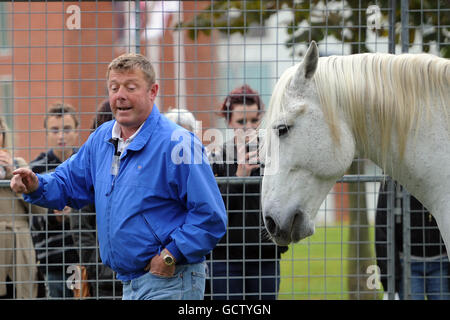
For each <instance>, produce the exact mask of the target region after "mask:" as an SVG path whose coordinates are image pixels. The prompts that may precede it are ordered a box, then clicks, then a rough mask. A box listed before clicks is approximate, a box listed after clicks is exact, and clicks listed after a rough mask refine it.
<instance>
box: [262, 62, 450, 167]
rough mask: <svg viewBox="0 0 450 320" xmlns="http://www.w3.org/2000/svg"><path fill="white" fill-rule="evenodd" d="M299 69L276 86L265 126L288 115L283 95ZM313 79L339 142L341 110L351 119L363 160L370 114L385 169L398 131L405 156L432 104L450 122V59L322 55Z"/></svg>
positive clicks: (401, 154)
mask: <svg viewBox="0 0 450 320" xmlns="http://www.w3.org/2000/svg"><path fill="white" fill-rule="evenodd" d="M298 66H299V64H297V65H295V66H293V67H290V68H289V69H287V70H286V71H285V72H284V73H283V75H282V76H281V78H280V80H279V81H278V82H277V85H276V86H275V88H274V92H273V94H272V97H271V100H270V103H269V110H268V111H267V113H266V115H265V117H264V120H263V123H262V126H265V127H267V128H270V124H271V123H272V121H274V120H275V119H276V117H277V114H280V112H282V113H283V112H284V111H285V110H284V103H283V101H282V99H283V96H284V92H285V89H286V88H287V87H288V85H289V83H290V80H291V78H292V77H293V75H294V74H295V72H296V70H297V68H298ZM314 81H315V84H316V88H317V93H318V95H319V99H320V103H321V108H322V110H323V112H324V115H325V118H326V121H327V122H328V124H329V126H330V130H331V133H332V136H333V138H334V139H335V141H336V142H337V143H339V129H338V128H337V127H336V125H335V124H336V123H337V122H336V121H335V119H336V117H337V110H342V111H343V114H344V116H346V117H347V118H348V120H349V122H350V125H351V127H352V130H353V134H354V136H355V139H357V141H358V143H359V144H361V145H362V146H363V150H361V151H362V152H363V155H362V156H364V155H366V154H367V149H368V139H369V137H368V133H367V129H368V126H367V125H368V123H367V112H369V113H370V114H369V115H370V119H372V121H373V120H375V121H376V123H378V124H379V129H380V135H381V136H380V138H381V157H382V159H380V160H381V162H382V166H383V167H384V166H385V159H386V154H387V152H388V149H389V147H390V138H391V135H392V133H393V130H395V131H394V132H395V133H396V136H397V139H398V146H399V151H400V156H403V153H404V150H405V146H406V140H407V137H408V135H409V133H410V131H411V130H412V129H413V128H415V126H416V122H417V119H420V118H421V117H423V116H426V117H427V116H429V112H430V110H431V106H433V105H435V106H436V105H437V106H438V105H440V106H442V108H443V112H444V114H445V116H446V119H447V124H448V121H449V118H448V117H449V113H450V112H449V110H448V109H449V103H448V101H449V99H450V88H449V86H450V61H449V60H447V59H443V58H439V57H436V56H433V55H430V54H401V55H392V54H382V53H365V54H355V55H348V56H330V57H322V58H320V59H319V64H318V68H317V71H316V73H315V74H314ZM424 113H425V114H424ZM266 142H267V144H268V145H269V144H270V141H266Z"/></svg>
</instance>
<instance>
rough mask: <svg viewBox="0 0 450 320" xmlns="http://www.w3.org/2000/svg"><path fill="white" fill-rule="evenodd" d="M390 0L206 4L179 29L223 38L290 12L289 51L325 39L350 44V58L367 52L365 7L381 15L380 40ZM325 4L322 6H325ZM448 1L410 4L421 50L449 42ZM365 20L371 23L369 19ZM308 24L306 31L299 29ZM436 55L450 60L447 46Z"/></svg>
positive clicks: (412, 37) (397, 14)
mask: <svg viewBox="0 0 450 320" xmlns="http://www.w3.org/2000/svg"><path fill="white" fill-rule="evenodd" d="M389 2H390V1H389V0H378V1H367V2H365V1H364V2H363V3H364V5H365V6H364V7H359V5H360V4H361V1H360V0H346V1H323V0H308V1H306V0H305V1H301V0H297V1H296V0H267V1H266V0H264V1H261V0H249V1H229V0H217V1H211V4H210V5H209V6H208V7H207V8H206V9H205V10H203V11H202V12H200V13H199V14H197V15H195V16H194V17H193V18H192V19H191V20H190V21H184V22H182V23H181V24H179V27H182V28H183V29H187V30H188V31H189V36H190V37H191V38H192V39H194V38H196V37H197V34H198V33H199V32H203V33H205V34H207V35H209V34H210V32H211V30H213V29H215V30H219V31H220V32H222V33H225V34H233V33H241V34H244V33H246V32H248V31H249V30H250V29H251V28H253V27H255V26H264V25H265V24H266V21H267V20H268V19H269V18H270V17H271V16H272V15H274V14H277V13H278V12H279V11H280V10H290V11H291V12H292V19H291V20H290V21H289V22H288V23H287V24H286V26H285V27H286V30H287V32H288V34H289V38H288V40H287V41H286V43H285V45H286V46H287V47H292V46H295V45H297V44H300V43H308V42H309V41H311V40H316V41H320V40H322V39H323V38H324V37H326V36H331V35H333V36H334V37H335V38H336V39H338V40H340V41H343V42H346V43H349V44H351V47H352V50H351V52H352V53H361V52H368V51H369V50H368V48H367V47H366V45H365V41H366V35H367V27H366V26H367V21H368V18H369V16H370V15H372V14H373V13H369V15H368V13H367V8H368V7H369V6H370V5H378V7H379V8H381V9H380V13H381V24H380V27H381V28H380V29H377V30H376V32H377V33H378V35H379V36H387V34H388V29H387V26H388V14H389ZM396 2H397V7H396V12H395V21H396V28H395V30H396V43H399V41H400V34H401V32H400V31H401V28H400V21H401V10H400V1H396ZM324 3H326V4H327V5H326V6H325V5H324ZM448 9H449V8H448V0H438V1H435V0H433V1H426V0H410V1H409V25H410V26H415V27H418V28H419V32H420V33H421V34H422V37H423V42H422V49H423V51H424V52H428V51H429V50H430V44H431V43H433V42H438V44H439V43H448V41H450V30H449V29H448V26H449V25H450V14H448V13H449V12H448ZM369 20H370V19H369ZM303 22H307V26H309V27H306V28H305V27H301V26H300V24H301V23H303ZM409 31H410V32H409V40H410V43H413V42H414V40H415V35H416V33H415V31H416V28H414V27H413V28H410V30H409ZM440 54H441V55H442V56H443V57H446V58H450V48H449V46H448V45H442V46H440Z"/></svg>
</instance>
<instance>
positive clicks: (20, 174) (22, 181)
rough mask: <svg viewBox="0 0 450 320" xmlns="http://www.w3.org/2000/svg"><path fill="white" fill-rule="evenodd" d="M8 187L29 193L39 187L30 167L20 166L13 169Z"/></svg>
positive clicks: (18, 191) (15, 190)
mask: <svg viewBox="0 0 450 320" xmlns="http://www.w3.org/2000/svg"><path fill="white" fill-rule="evenodd" d="M10 187H11V189H12V191H14V192H17V193H31V192H33V191H36V190H37V188H38V187H39V180H38V178H37V176H36V174H35V173H34V172H33V171H31V170H30V169H25V168H20V169H17V170H15V171H13V177H12V179H11V182H10Z"/></svg>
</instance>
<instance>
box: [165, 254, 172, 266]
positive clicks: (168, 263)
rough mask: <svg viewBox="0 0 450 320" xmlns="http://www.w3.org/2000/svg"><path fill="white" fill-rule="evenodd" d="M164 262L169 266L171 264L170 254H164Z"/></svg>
mask: <svg viewBox="0 0 450 320" xmlns="http://www.w3.org/2000/svg"><path fill="white" fill-rule="evenodd" d="M164 262H165V263H166V264H167V265H168V266H170V265H172V264H173V258H172V257H171V256H169V255H166V256H165V257H164Z"/></svg>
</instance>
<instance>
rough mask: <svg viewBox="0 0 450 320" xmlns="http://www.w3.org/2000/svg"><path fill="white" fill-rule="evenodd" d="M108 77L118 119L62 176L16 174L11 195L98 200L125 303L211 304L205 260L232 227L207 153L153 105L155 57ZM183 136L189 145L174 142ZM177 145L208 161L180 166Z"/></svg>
mask: <svg viewBox="0 0 450 320" xmlns="http://www.w3.org/2000/svg"><path fill="white" fill-rule="evenodd" d="M106 79H107V86H108V92H109V102H110V105H111V109H112V111H113V114H114V117H115V121H110V122H108V123H105V124H104V125H102V126H101V127H99V128H98V129H97V130H95V132H93V133H92V134H91V135H90V136H89V138H88V140H87V142H86V143H85V144H84V145H83V146H82V147H81V149H80V150H79V151H78V152H77V153H76V155H75V156H73V157H72V158H70V160H69V161H66V162H64V163H63V164H62V165H61V166H59V167H58V168H57V169H56V171H55V172H54V173H51V174H46V175H35V174H34V173H33V172H31V171H29V170H27V169H18V170H16V171H14V174H15V176H14V177H13V179H12V180H11V188H12V189H13V190H15V191H16V192H22V193H25V195H24V198H25V200H27V201H30V202H32V203H35V204H39V205H42V206H49V207H57V208H60V209H61V208H63V207H64V206H65V205H67V204H70V205H71V206H73V207H76V208H81V207H83V206H85V205H87V204H89V203H92V202H94V201H95V208H96V213H97V228H98V238H99V244H100V254H101V258H102V261H103V263H104V264H105V265H107V266H109V267H111V269H113V270H114V271H115V272H116V273H117V277H118V278H119V279H120V280H122V283H123V299H124V300H127V299H177V300H180V299H203V295H204V289H205V276H206V274H205V264H204V258H205V255H206V254H208V253H209V252H210V251H211V250H212V249H213V248H214V247H215V246H216V244H217V242H218V241H219V239H220V238H222V236H223V235H224V234H225V231H226V221H227V220H226V212H225V208H224V205H223V201H222V198H221V196H220V192H219V189H218V187H217V184H216V181H215V179H214V175H213V173H212V170H211V167H210V166H209V162H208V159H207V157H206V153H205V150H204V147H203V145H202V144H201V143H200V141H199V140H198V139H197V138H196V137H195V135H194V134H193V133H189V132H188V131H186V130H184V129H180V127H179V126H177V125H176V124H174V123H173V122H172V121H170V120H168V119H167V118H166V117H164V116H162V115H161V114H160V112H159V110H158V108H157V106H156V105H154V104H153V103H154V100H155V98H156V95H157V93H158V84H156V83H155V73H154V70H153V67H152V65H151V63H150V61H148V60H147V58H145V57H144V56H142V55H140V54H132V53H130V54H124V55H122V56H120V57H118V58H116V59H114V60H113V61H112V62H111V63H110V65H109V67H108V71H107V75H106ZM177 130H178V131H179V130H181V132H182V133H183V134H184V136H183V138H187V137H190V139H180V140H181V141H180V140H172V133H173V132H175V131H177ZM174 148H181V149H183V150H188V151H189V153H191V154H200V157H201V159H200V160H201V161H200V163H199V162H194V161H187V162H184V161H179V160H180V159H179V158H178V154H177V153H176V152H175V153H174V154H172V151H173V149H174ZM186 153H188V152H186ZM188 160H189V159H188ZM94 190H95V192H94Z"/></svg>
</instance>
